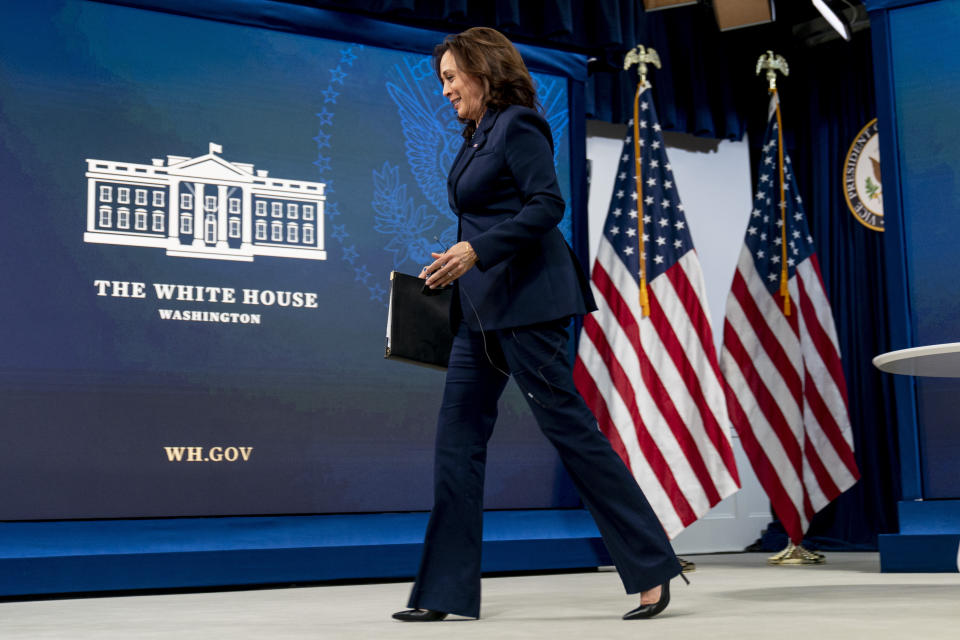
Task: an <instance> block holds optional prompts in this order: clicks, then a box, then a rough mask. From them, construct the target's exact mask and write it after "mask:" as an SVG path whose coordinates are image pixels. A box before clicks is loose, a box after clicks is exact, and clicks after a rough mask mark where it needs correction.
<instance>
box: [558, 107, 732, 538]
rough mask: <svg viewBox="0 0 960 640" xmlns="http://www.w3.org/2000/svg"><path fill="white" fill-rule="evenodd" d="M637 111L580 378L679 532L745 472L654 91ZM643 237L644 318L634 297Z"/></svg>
mask: <svg viewBox="0 0 960 640" xmlns="http://www.w3.org/2000/svg"><path fill="white" fill-rule="evenodd" d="M635 113H636V123H637V126H636V127H632V126H631V127H630V128H629V129H628V135H627V138H626V139H625V140H624V144H623V153H622V155H621V157H620V160H621V161H620V165H619V173H618V175H617V180H616V184H615V186H614V193H613V197H612V198H611V202H610V209H609V213H608V214H607V218H606V222H605V223H604V228H603V236H602V237H601V239H600V247H599V250H598V253H597V258H596V261H595V262H594V265H593V270H592V272H591V282H592V286H593V291H594V295H595V297H596V299H597V304H598V306H599V310H598V311H596V312H595V313H593V314H591V315H589V316H587V317H586V318H585V319H584V323H583V331H582V332H581V334H580V347H579V352H578V355H577V361H576V363H575V366H574V381H575V382H576V385H577V388H578V389H579V390H580V393H581V394H582V395H583V397H584V398H585V399H586V401H587V404H588V405H589V406H590V408H591V409H592V410H593V413H594V415H595V416H596V417H597V421H598V423H599V426H600V429H601V431H603V433H604V434H605V435H606V436H607V438H608V439H609V440H610V443H611V444H612V445H613V448H614V450H616V452H617V453H618V454H619V455H620V457H621V458H622V459H623V461H624V462H625V463H626V464H627V466H628V467H629V468H630V470H631V472H632V473H633V476H634V478H636V480H637V482H638V483H639V485H640V487H641V489H643V492H644V493H645V494H646V496H647V499H648V500H649V501H650V504H651V506H652V507H653V509H654V511H655V512H656V513H657V516H658V517H659V519H660V522H661V523H662V524H663V528H664V529H665V530H666V532H667V535H669V536H670V537H671V538H672V537H674V536H676V535H677V534H678V533H680V531H682V530H683V529H684V528H685V527H687V526H688V525H690V524H691V523H693V522H694V521H696V520H697V518H699V517H700V516H702V515H703V514H704V513H706V512H707V511H708V510H709V509H710V508H711V507H712V506H713V505H715V504H717V503H718V502H720V500H722V499H723V498H725V497H726V496H728V495H730V494H731V493H734V492H735V491H737V489H738V488H739V486H740V480H739V476H738V475H737V468H736V463H735V462H734V458H733V450H732V448H731V446H730V433H729V421H728V418H727V412H726V407H725V404H724V393H723V384H722V382H721V379H720V370H719V367H718V363H717V355H716V351H715V348H714V343H713V332H712V331H711V329H710V320H709V312H708V310H707V302H706V297H705V294H704V282H703V272H702V271H701V269H700V261H699V259H698V258H697V253H696V251H694V248H693V241H692V239H691V237H690V231H689V229H688V228H687V221H686V217H685V216H684V213H683V205H682V204H681V203H680V198H679V196H678V194H677V188H676V185H675V184H674V178H673V172H672V170H671V167H670V162H669V160H668V159H667V154H666V149H665V148H664V143H663V135H662V133H661V131H660V125H659V123H658V122H657V117H656V113H655V111H654V107H653V101H652V100H651V99H650V94H649V89H644V90H643V92H642V93H641V94H640V95H639V98H638V103H637V109H636V111H635ZM631 125H632V123H631ZM635 130H636V131H638V132H639V136H638V144H639V146H640V158H641V163H640V164H641V170H640V178H641V181H640V185H637V181H636V171H635V155H634V140H633V136H634V131H635ZM638 186H639V190H640V191H641V192H642V193H641V194H640V200H639V201H638V194H637V191H638ZM638 234H642V242H643V246H644V247H645V249H644V251H645V254H646V284H647V292H648V295H649V316H646V317H645V316H644V315H643V313H642V311H641V306H640V303H639V301H638V296H639V293H640V288H641V275H640V272H641V269H640V257H641V254H640V240H641V238H638Z"/></svg>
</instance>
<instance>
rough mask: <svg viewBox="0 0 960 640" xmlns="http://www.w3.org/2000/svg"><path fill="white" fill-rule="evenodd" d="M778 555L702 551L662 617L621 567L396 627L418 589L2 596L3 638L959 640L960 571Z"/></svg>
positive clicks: (491, 586) (493, 590)
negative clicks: (396, 615) (639, 612)
mask: <svg viewBox="0 0 960 640" xmlns="http://www.w3.org/2000/svg"><path fill="white" fill-rule="evenodd" d="M766 555H767V554H731V555H708V556H691V557H690V559H692V560H695V561H696V563H697V567H698V568H697V571H696V572H695V573H693V574H690V578H691V582H692V584H691V585H690V586H686V585H684V584H683V583H682V581H674V583H673V585H672V587H673V601H672V602H671V604H670V607H669V608H668V609H667V610H666V611H665V612H664V613H663V614H662V615H661V616H660V617H658V618H655V619H653V620H640V621H632V622H624V621H622V620H620V615H621V614H622V613H623V612H625V611H627V610H628V609H631V608H632V607H634V606H635V604H636V603H637V602H638V601H639V599H638V598H637V597H633V596H625V595H623V590H622V588H621V586H620V582H619V580H618V578H617V575H616V573H614V572H612V571H601V572H597V573H578V574H562V575H543V576H520V577H498V578H489V579H485V580H484V583H483V589H484V600H483V617H482V619H481V620H478V621H473V620H466V619H456V620H454V619H451V620H447V621H444V622H441V623H431V624H412V623H401V622H395V621H393V620H391V619H390V613H391V612H393V611H396V610H398V609H401V608H403V605H404V603H405V599H406V596H407V593H408V591H409V589H410V584H409V583H390V584H370V585H350V586H314V587H301V588H283V589H261V590H252V591H232V592H216V593H192V594H190V593H185V594H164V595H136V596H126V597H100V598H76V599H58V600H37V601H16V602H9V601H8V602H0V638H2V639H3V640H11V639H14V638H31V639H35V638H58V639H59V638H71V639H72V638H77V639H84V638H97V639H103V638H124V639H133V638H174V637H175V638H178V639H193V638H204V639H206V638H230V639H231V640H244V639H246V638H251V639H252V638H257V639H263V638H269V639H273V638H383V637H389V638H418V639H419V638H498V639H499V638H549V639H550V640H563V639H566V638H574V639H577V640H592V639H594V638H603V639H604V640H607V639H616V638H641V637H643V638H651V639H657V640H659V639H661V638H663V639H667V640H674V639H677V638H697V639H709V640H714V639H724V638H738V639H739V638H771V639H773V640H788V639H792V638H798V639H802V640H826V639H828V638H844V639H847V638H869V639H870V640H883V639H886V638H897V639H901V638H925V639H926V638H951V639H952V640H956V639H957V638H960V574H956V573H952V574H882V573H880V565H879V558H878V556H877V554H875V553H831V554H828V556H827V559H828V563H827V564H826V565H822V566H807V567H770V566H767V565H766Z"/></svg>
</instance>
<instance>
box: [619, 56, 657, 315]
mask: <svg viewBox="0 0 960 640" xmlns="http://www.w3.org/2000/svg"><path fill="white" fill-rule="evenodd" d="M634 64H636V65H637V73H638V75H639V76H640V77H639V81H638V82H637V91H636V94H634V96H633V163H634V183H635V184H634V189H635V190H636V193H637V226H638V227H639V229H640V232H639V233H638V234H637V250H638V251H639V253H640V259H639V261H638V262H639V263H640V296H639V298H640V300H639V302H640V310H641V313H642V314H643V317H645V318H646V317H649V316H650V295H649V294H648V293H647V252H646V248H645V246H644V241H643V232H644V228H643V178H642V176H641V167H640V94H641V93H643V92H644V91H646V90H647V89H648V88H650V82H649V81H648V80H647V64H652V65H653V66H655V67H656V68H657V69H659V68H660V56H658V55H657V51H656V49H653V48H647V47H644V46H643V45H642V44H639V45H637V46H636V47H634V48H633V49H631V50H630V51H628V52H627V55H626V56H624V58H623V70H624V71H627V70H628V69H630V67H632V66H633V65H634Z"/></svg>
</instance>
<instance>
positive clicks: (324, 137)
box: [313, 131, 330, 149]
mask: <svg viewBox="0 0 960 640" xmlns="http://www.w3.org/2000/svg"><path fill="white" fill-rule="evenodd" d="M313 140H314V142H316V143H317V149H323V148H324V147H329V146H330V134H329V133H324V132H323V131H318V132H317V135H315V136H313Z"/></svg>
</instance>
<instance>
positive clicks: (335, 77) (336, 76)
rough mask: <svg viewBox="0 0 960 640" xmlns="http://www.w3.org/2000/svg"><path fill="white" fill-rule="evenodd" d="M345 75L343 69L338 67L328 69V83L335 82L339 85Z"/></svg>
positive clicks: (341, 83)
mask: <svg viewBox="0 0 960 640" xmlns="http://www.w3.org/2000/svg"><path fill="white" fill-rule="evenodd" d="M346 77H347V74H345V73H344V72H343V71H341V70H340V67H337V68H336V69H330V83H331V84H332V83H334V82H336V83H337V84H339V85H341V86H342V85H343V79H344V78H346Z"/></svg>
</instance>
